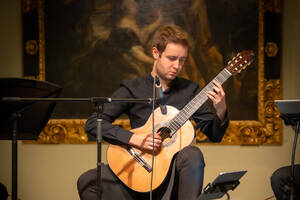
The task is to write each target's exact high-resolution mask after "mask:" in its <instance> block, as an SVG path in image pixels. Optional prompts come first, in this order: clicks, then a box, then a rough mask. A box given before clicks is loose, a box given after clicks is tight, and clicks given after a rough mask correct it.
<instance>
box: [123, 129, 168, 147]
mask: <svg viewBox="0 0 300 200" xmlns="http://www.w3.org/2000/svg"><path fill="white" fill-rule="evenodd" d="M161 143H162V139H161V137H160V132H158V133H155V134H154V151H155V152H156V151H157V150H158V149H159V148H160V146H161ZM129 144H130V145H132V146H134V147H137V148H139V149H142V150H143V149H144V150H151V151H152V147H153V138H152V133H150V134H149V133H146V134H133V135H132V136H131V138H130V140H129Z"/></svg>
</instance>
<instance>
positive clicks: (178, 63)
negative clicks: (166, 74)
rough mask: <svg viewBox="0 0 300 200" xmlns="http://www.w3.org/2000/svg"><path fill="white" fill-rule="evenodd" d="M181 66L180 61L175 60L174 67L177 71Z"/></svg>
mask: <svg viewBox="0 0 300 200" xmlns="http://www.w3.org/2000/svg"><path fill="white" fill-rule="evenodd" d="M180 65H181V63H180V60H179V59H177V60H175V61H174V63H173V67H174V68H176V69H179V68H180Z"/></svg>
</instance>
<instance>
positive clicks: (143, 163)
mask: <svg viewBox="0 0 300 200" xmlns="http://www.w3.org/2000/svg"><path fill="white" fill-rule="evenodd" d="M127 151H128V152H129V154H130V155H131V156H132V157H133V158H134V159H135V160H136V161H137V162H138V163H139V164H140V165H141V166H142V167H144V168H145V169H146V170H147V171H148V172H149V173H150V172H152V167H151V166H150V165H149V164H148V163H147V162H146V161H145V160H144V159H143V158H142V157H141V156H140V155H139V154H138V153H137V152H136V151H135V150H134V149H133V148H132V147H128V148H127Z"/></svg>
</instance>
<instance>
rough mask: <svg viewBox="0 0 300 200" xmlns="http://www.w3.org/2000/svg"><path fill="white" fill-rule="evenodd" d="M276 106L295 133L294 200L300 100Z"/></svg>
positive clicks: (292, 182)
mask: <svg viewBox="0 0 300 200" xmlns="http://www.w3.org/2000/svg"><path fill="white" fill-rule="evenodd" d="M275 104H276V105H277V107H278V108H279V110H280V117H281V118H282V119H283V120H284V124H285V125H286V126H289V125H291V126H292V128H293V129H294V131H295V137H294V144H293V149H292V159H291V167H292V170H291V184H292V185H291V195H290V199H291V200H293V199H294V191H295V184H294V181H295V152H296V146H297V139H298V134H299V131H300V129H299V124H300V100H275Z"/></svg>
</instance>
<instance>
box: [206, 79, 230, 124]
mask: <svg viewBox="0 0 300 200" xmlns="http://www.w3.org/2000/svg"><path fill="white" fill-rule="evenodd" d="M213 83H214V84H215V86H214V87H213V91H208V92H207V93H206V94H207V97H208V98H210V99H211V100H212V102H213V103H214V107H215V109H216V114H217V115H218V117H219V118H220V120H221V121H222V122H223V121H224V118H225V114H226V109H227V107H226V100H225V92H224V90H223V87H222V86H221V85H220V84H219V83H218V82H217V81H215V80H213Z"/></svg>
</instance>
